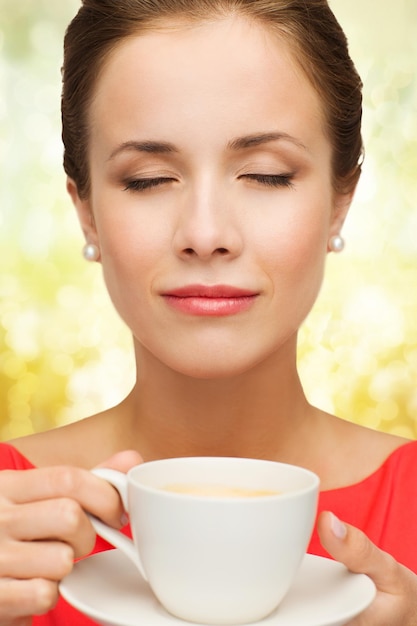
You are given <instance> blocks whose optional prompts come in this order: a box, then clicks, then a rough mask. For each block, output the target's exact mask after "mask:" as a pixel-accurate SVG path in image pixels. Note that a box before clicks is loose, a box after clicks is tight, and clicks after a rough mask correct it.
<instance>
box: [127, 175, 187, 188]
mask: <svg viewBox="0 0 417 626" xmlns="http://www.w3.org/2000/svg"><path fill="white" fill-rule="evenodd" d="M173 181H175V178H169V177H165V176H160V177H158V178H133V179H132V180H127V181H125V183H124V184H125V187H124V191H146V190H147V189H152V188H154V187H160V186H161V185H164V184H166V183H171V182H173Z"/></svg>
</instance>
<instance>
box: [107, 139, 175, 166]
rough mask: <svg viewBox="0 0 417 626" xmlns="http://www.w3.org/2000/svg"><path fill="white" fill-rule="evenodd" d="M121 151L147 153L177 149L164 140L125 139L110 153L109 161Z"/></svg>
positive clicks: (171, 151) (169, 151)
mask: <svg viewBox="0 0 417 626" xmlns="http://www.w3.org/2000/svg"><path fill="white" fill-rule="evenodd" d="M122 152H146V153H148V154H170V153H173V152H178V149H177V148H176V147H175V146H174V145H173V144H172V143H168V142H165V141H125V142H124V143H122V144H120V145H119V146H117V148H116V149H115V150H113V152H112V153H111V155H110V157H109V159H108V160H109V161H111V160H112V159H114V158H115V157H116V156H118V155H119V154H121V153H122Z"/></svg>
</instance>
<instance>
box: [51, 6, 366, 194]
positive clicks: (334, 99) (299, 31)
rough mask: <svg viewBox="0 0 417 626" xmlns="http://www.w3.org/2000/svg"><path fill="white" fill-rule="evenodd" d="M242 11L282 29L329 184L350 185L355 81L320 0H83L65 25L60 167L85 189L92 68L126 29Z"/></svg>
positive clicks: (337, 30)
mask: <svg viewBox="0 0 417 626" xmlns="http://www.w3.org/2000/svg"><path fill="white" fill-rule="evenodd" d="M233 14H236V15H242V16H246V17H247V18H249V19H252V20H256V21H258V22H259V23H260V24H263V25H264V26H265V27H266V28H268V29H269V30H270V31H274V30H275V32H277V33H278V34H279V35H280V36H281V37H284V38H285V40H286V41H287V43H288V44H289V45H290V47H291V49H292V50H293V52H294V54H295V57H296V59H297V60H298V62H299V64H300V65H301V67H302V68H303V70H304V72H305V74H306V76H307V78H308V79H309V80H310V82H311V83H312V85H313V87H314V88H315V89H316V91H317V93H318V95H319V97H320V100H321V103H322V107H323V111H324V115H325V119H326V123H327V129H326V130H327V133H328V136H329V139H330V141H331V144H332V148H333V163H332V171H333V185H334V188H335V189H336V190H337V191H340V192H343V193H349V192H350V191H353V189H354V188H355V185H356V183H357V181H358V179H359V176H360V171H361V161H362V152H363V148H362V137H361V118H362V82H361V79H360V77H359V75H358V73H357V71H356V69H355V66H354V64H353V62H352V60H351V58H350V56H349V51H348V45H347V40H346V37H345V34H344V32H343V30H342V29H341V27H340V25H339V23H338V22H337V20H336V18H335V16H334V14H333V13H332V11H331V10H330V8H329V6H328V4H327V0H83V3H82V6H81V8H80V10H79V12H78V14H77V15H76V16H75V18H74V19H73V20H72V22H71V23H70V25H69V26H68V28H67V32H66V35H65V41H64V64H63V69H62V76H63V91H62V138H63V142H64V169H65V171H66V173H67V174H68V176H70V177H71V178H72V179H73V180H74V181H75V183H76V185H77V188H78V193H79V195H80V197H82V198H85V197H88V195H89V192H90V176H89V164H88V142H89V109H90V104H91V102H92V99H93V97H94V92H95V87H96V83H97V79H98V76H99V75H100V71H101V69H102V67H103V65H104V64H105V61H106V59H107V57H108V56H109V54H110V53H111V52H112V51H113V50H114V48H115V47H116V46H117V45H118V44H119V43H120V42H121V41H123V40H124V39H126V38H127V37H131V36H134V35H138V34H140V33H141V32H144V31H146V30H152V28H155V27H161V26H164V24H165V25H166V23H167V22H170V23H172V22H175V21H178V23H181V22H182V23H184V22H187V23H193V22H194V23H198V22H202V21H205V20H208V19H213V18H221V17H225V16H230V15H233Z"/></svg>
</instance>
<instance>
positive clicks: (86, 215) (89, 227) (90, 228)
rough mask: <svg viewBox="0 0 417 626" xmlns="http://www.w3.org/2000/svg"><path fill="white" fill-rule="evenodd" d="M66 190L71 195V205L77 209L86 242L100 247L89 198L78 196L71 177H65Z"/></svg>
mask: <svg viewBox="0 0 417 626" xmlns="http://www.w3.org/2000/svg"><path fill="white" fill-rule="evenodd" d="M67 191H68V193H69V195H70V197H71V200H72V203H73V205H74V206H75V208H76V210H77V215H78V219H79V221H80V225H81V229H82V231H83V233H84V237H85V240H86V242H87V243H93V244H95V245H96V246H98V247H100V246H99V241H98V234H97V229H96V224H95V221H94V215H93V211H92V208H91V203H90V200H89V198H86V199H81V198H80V196H79V193H78V188H77V185H76V183H75V182H74V180H73V179H72V178H69V177H68V178H67Z"/></svg>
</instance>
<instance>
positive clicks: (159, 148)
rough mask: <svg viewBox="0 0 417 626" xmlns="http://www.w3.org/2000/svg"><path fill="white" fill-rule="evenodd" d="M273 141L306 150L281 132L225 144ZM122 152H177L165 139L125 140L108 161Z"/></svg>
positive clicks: (240, 145)
mask: <svg viewBox="0 0 417 626" xmlns="http://www.w3.org/2000/svg"><path fill="white" fill-rule="evenodd" d="M273 141H288V142H290V143H293V144H294V145H295V146H297V147H298V148H302V149H303V150H307V147H306V146H305V145H304V144H303V143H302V142H301V141H300V140H299V139H297V138H296V137H293V136H292V135H289V134H288V133H282V132H269V133H260V134H253V135H246V136H244V137H238V138H236V139H233V140H232V141H230V142H229V143H228V145H227V147H228V149H229V150H233V151H236V152H237V151H239V150H248V149H250V148H255V147H256V146H261V145H263V144H266V143H272V142H273ZM123 152H145V153H147V154H173V153H178V152H179V151H178V148H177V147H176V146H175V145H174V144H172V143H169V142H165V141H152V140H145V141H125V142H123V143H122V144H120V145H119V146H117V148H116V149H115V150H113V152H112V153H111V154H110V157H109V159H108V160H109V161H111V160H112V159H114V158H115V157H116V156H118V155H119V154H121V153H123Z"/></svg>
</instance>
